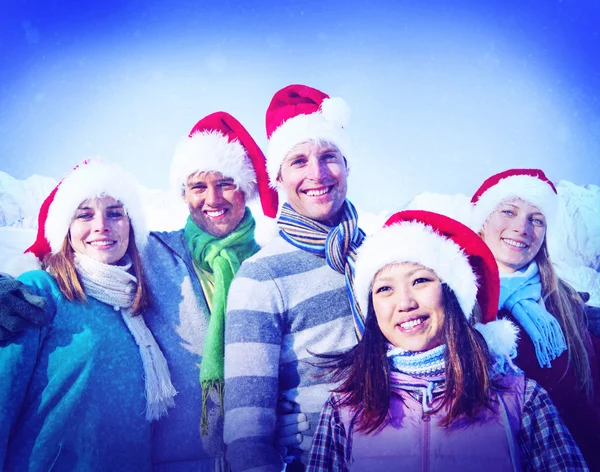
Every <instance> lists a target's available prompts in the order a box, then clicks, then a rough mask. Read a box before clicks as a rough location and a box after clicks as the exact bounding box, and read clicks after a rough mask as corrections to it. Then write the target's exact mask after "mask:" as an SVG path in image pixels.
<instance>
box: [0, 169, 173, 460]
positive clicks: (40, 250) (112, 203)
mask: <svg viewBox="0 0 600 472" xmlns="http://www.w3.org/2000/svg"><path fill="white" fill-rule="evenodd" d="M146 239H147V231H146V229H145V227H144V217H143V213H142V209H141V205H140V201H139V197H138V195H137V191H136V183H135V180H134V179H133V177H131V176H130V175H129V174H126V173H125V172H123V171H122V170H121V169H119V168H118V167H116V166H113V165H110V164H107V163H104V162H102V161H99V160H91V161H86V162H84V163H82V164H81V165H79V166H78V167H76V168H75V169H74V170H73V171H72V172H71V173H70V174H69V175H67V176H66V177H65V178H64V179H63V181H62V182H61V183H60V184H59V185H58V186H57V187H56V188H55V189H54V190H53V192H52V193H51V194H50V195H49V197H48V198H47V199H46V200H45V202H44V204H43V205H42V208H41V210H40V216H39V228H38V237H37V240H36V242H35V243H34V244H33V245H32V246H31V248H29V251H30V252H31V253H32V254H33V255H34V256H35V257H37V258H38V259H39V261H42V267H43V268H44V269H45V270H43V271H42V270H35V271H30V272H26V273H25V274H22V275H21V276H20V277H19V280H20V281H21V282H22V283H23V284H24V285H25V286H26V287H27V288H28V289H29V290H30V291H31V292H33V294H34V295H35V296H38V297H42V298H43V299H44V301H45V317H46V318H47V319H46V321H47V322H46V323H45V324H43V325H42V326H32V327H30V328H29V329H25V330H22V331H20V332H19V333H18V334H16V335H15V336H14V338H12V339H11V340H10V341H2V342H0V378H2V382H1V384H0V469H2V470H5V471H13V470H15V471H17V470H18V471H21V470H51V469H54V470H90V471H92V470H132V471H139V470H150V469H151V468H152V455H151V448H150V444H151V421H153V420H156V419H158V418H159V417H160V416H162V415H164V414H166V411H167V409H168V408H169V407H170V406H173V404H174V402H173V397H174V395H175V393H176V392H175V389H174V388H173V385H172V384H171V378H170V373H169V369H168V366H167V362H166V360H165V358H164V356H163V354H162V352H161V350H160V348H159V347H158V345H157V343H156V341H155V339H154V337H153V335H152V333H151V332H150V330H149V329H148V328H147V327H146V324H145V322H144V319H143V313H144V310H145V308H146V306H147V305H148V300H149V296H148V293H147V290H146V287H145V283H144V274H143V270H142V264H141V262H140V255H139V249H141V248H142V247H143V246H144V245H145V244H146Z"/></svg>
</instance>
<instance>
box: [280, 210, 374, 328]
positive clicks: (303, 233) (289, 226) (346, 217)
mask: <svg viewBox="0 0 600 472" xmlns="http://www.w3.org/2000/svg"><path fill="white" fill-rule="evenodd" d="M341 211H342V219H341V221H340V223H339V224H338V225H337V226H334V227H333V228H332V227H330V226H327V225H324V224H323V223H319V222H318V221H315V220H313V219H310V218H308V217H306V216H304V215H301V214H300V213H298V212H296V210H294V209H293V208H292V207H291V206H290V205H289V204H288V203H285V204H284V205H283V207H282V208H281V213H280V215H279V219H278V220H277V225H278V226H279V229H280V235H281V237H282V238H283V239H285V240H286V241H287V242H288V243H290V244H292V245H293V246H295V247H297V248H299V249H302V250H303V251H307V252H310V253H311V254H315V255H317V256H319V257H323V258H325V260H326V261H327V264H328V265H329V267H331V268H332V269H333V270H335V271H337V272H339V273H340V274H344V275H345V277H346V290H347V292H348V299H349V301H350V308H351V309H352V314H353V316H354V328H355V329H356V335H357V337H358V338H359V339H360V338H361V337H362V333H363V332H364V330H365V319H364V317H363V315H362V313H361V311H360V308H359V306H358V302H357V301H356V298H355V296H354V264H355V261H356V250H357V249H358V247H359V246H360V245H361V244H362V242H363V240H364V238H365V233H364V232H363V230H362V229H360V228H359V227H358V214H357V212H356V208H354V206H353V205H352V203H350V202H349V201H348V200H346V201H345V202H344V205H343V206H342V208H341Z"/></svg>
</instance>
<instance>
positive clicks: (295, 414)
mask: <svg viewBox="0 0 600 472" xmlns="http://www.w3.org/2000/svg"><path fill="white" fill-rule="evenodd" d="M277 410H278V415H277V421H276V422H275V444H276V445H277V449H278V450H279V453H280V454H281V457H282V458H283V461H284V462H285V463H287V464H289V463H291V462H292V461H293V460H294V458H295V457H296V456H297V455H298V454H299V453H300V451H301V450H304V449H305V447H304V446H303V445H304V444H306V443H307V442H310V441H307V440H306V439H307V438H305V437H304V436H303V435H302V432H303V431H306V430H308V428H309V424H308V420H307V418H306V415H305V414H304V413H301V412H300V407H299V406H298V404H297V403H294V402H290V401H289V400H285V399H281V400H279V403H278V405H277ZM308 439H311V438H308ZM309 448H310V446H309ZM294 452H296V454H295V453H294Z"/></svg>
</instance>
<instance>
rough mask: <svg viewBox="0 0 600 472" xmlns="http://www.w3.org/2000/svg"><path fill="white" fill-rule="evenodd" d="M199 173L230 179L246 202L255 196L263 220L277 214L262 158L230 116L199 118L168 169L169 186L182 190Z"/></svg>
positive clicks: (274, 198) (220, 112)
mask: <svg viewBox="0 0 600 472" xmlns="http://www.w3.org/2000/svg"><path fill="white" fill-rule="evenodd" d="M200 172H218V173H220V174H222V175H223V176H225V177H230V178H232V179H233V181H234V182H235V184H236V185H237V186H238V188H240V190H242V192H244V195H245V196H246V200H247V201H248V200H251V199H252V198H254V197H255V196H256V194H257V193H258V195H259V197H260V202H261V205H262V209H263V213H264V214H265V216H268V217H270V218H275V216H276V214H277V192H275V191H273V189H271V188H270V187H269V181H268V176H267V169H266V166H265V156H264V154H263V152H262V151H261V150H260V148H259V147H258V145H257V144H256V142H255V141H254V139H253V138H252V136H250V134H249V133H248V131H246V129H245V128H244V127H243V126H242V125H241V123H240V122H239V121H238V120H236V119H235V118H234V117H233V116H231V115H230V114H229V113H226V112H224V111H218V112H215V113H212V114H210V115H208V116H206V117H204V118H202V119H201V120H200V121H198V123H196V125H195V126H194V127H193V128H192V131H190V134H189V136H188V137H187V138H185V139H184V140H183V141H182V142H181V144H180V145H179V146H178V148H177V150H176V152H175V157H174V159H173V164H172V166H171V184H172V185H173V186H174V187H176V188H177V189H178V190H179V189H181V190H183V188H184V186H185V184H186V183H187V179H188V177H189V176H190V175H192V174H197V173H200Z"/></svg>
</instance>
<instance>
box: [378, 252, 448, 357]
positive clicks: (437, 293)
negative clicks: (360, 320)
mask: <svg viewBox="0 0 600 472" xmlns="http://www.w3.org/2000/svg"><path fill="white" fill-rule="evenodd" d="M372 297H373V308H374V310H375V315H376V317H377V324H378V325H379V329H380V330H381V332H382V334H383V335H384V336H385V338H386V339H387V340H388V341H389V342H390V343H392V344H393V345H394V346H396V347H400V348H402V349H406V350H409V351H413V352H421V351H428V350H430V349H433V348H434V347H437V346H439V345H441V344H442V343H443V332H444V318H445V311H444V296H443V291H442V283H441V282H440V279H439V278H438V277H437V276H436V275H435V273H434V272H433V271H431V270H430V269H427V268H425V267H423V266H421V265H417V264H411V263H404V264H390V265H387V266H386V267H384V268H383V269H382V270H380V271H379V272H378V273H377V275H375V279H374V280H373V292H372Z"/></svg>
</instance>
